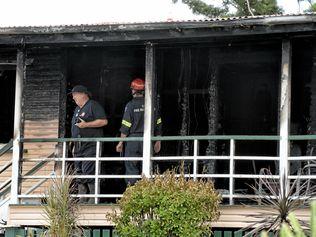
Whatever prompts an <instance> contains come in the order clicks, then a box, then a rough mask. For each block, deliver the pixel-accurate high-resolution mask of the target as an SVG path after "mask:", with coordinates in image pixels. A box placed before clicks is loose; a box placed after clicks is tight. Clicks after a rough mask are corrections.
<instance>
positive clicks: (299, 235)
mask: <svg viewBox="0 0 316 237" xmlns="http://www.w3.org/2000/svg"><path fill="white" fill-rule="evenodd" d="M288 218H289V223H290V225H289V224H287V223H285V222H283V223H282V227H281V230H280V237H305V236H310V237H316V201H313V202H312V204H311V219H310V227H309V229H305V230H304V229H303V228H302V226H301V225H300V223H299V221H298V220H297V218H296V217H295V215H294V214H293V213H290V214H289V217H288ZM261 237H268V234H267V233H266V232H263V233H262V235H261Z"/></svg>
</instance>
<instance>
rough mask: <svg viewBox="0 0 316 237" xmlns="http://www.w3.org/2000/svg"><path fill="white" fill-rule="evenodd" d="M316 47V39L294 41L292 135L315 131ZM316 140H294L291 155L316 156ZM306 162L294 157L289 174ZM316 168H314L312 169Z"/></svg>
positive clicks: (311, 133)
mask: <svg viewBox="0 0 316 237" xmlns="http://www.w3.org/2000/svg"><path fill="white" fill-rule="evenodd" d="M315 56H316V47H315V39H314V38H307V39H296V40H293V44H292V81H291V128H290V134H291V135H306V134H307V135H313V134H316V132H315V131H316V64H315V61H316V57H315ZM315 148H316V142H315V141H314V140H307V141H306V140H303V141H291V146H290V154H291V156H314V155H315V154H316V149H315ZM306 164H307V162H305V161H291V162H290V164H289V165H290V174H296V173H297V171H298V170H299V169H300V168H303V167H304V165H306ZM313 172H315V170H314V171H312V173H313Z"/></svg>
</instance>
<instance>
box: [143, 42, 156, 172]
mask: <svg viewBox="0 0 316 237" xmlns="http://www.w3.org/2000/svg"><path fill="white" fill-rule="evenodd" d="M145 70H146V77H145V111H144V137H143V139H144V140H143V175H145V176H146V177H150V175H151V174H150V172H151V153H152V145H151V136H152V127H153V126H152V125H153V123H152V121H153V101H152V100H153V80H154V75H155V74H154V46H153V44H151V43H148V44H147V45H146V69H145Z"/></svg>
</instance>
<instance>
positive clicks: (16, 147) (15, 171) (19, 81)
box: [10, 50, 24, 204]
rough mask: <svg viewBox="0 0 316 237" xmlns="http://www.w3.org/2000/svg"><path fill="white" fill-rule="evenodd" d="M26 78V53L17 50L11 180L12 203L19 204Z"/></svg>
mask: <svg viewBox="0 0 316 237" xmlns="http://www.w3.org/2000/svg"><path fill="white" fill-rule="evenodd" d="M23 78H24V53H23V51H21V50H18V52H17V64H16V82H15V107H14V134H13V139H14V140H13V155H12V176H11V178H12V180H11V201H10V203H11V204H18V190H19V172H20V167H19V163H20V154H21V144H20V138H21V120H22V91H23Z"/></svg>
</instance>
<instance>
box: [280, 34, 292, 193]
mask: <svg viewBox="0 0 316 237" xmlns="http://www.w3.org/2000/svg"><path fill="white" fill-rule="evenodd" d="M291 57H292V48H291V42H290V41H289V40H284V41H283V43H282V64H281V91H280V136H281V140H280V145H279V156H280V165H279V174H280V184H281V190H286V193H287V190H288V187H283V185H284V184H285V183H286V182H285V181H286V179H287V177H288V172H289V170H288V169H289V164H288V156H289V154H290V149H289V147H290V146H289V141H288V138H289V133H290V125H291V116H290V115H291ZM284 179H285V180H284Z"/></svg>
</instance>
